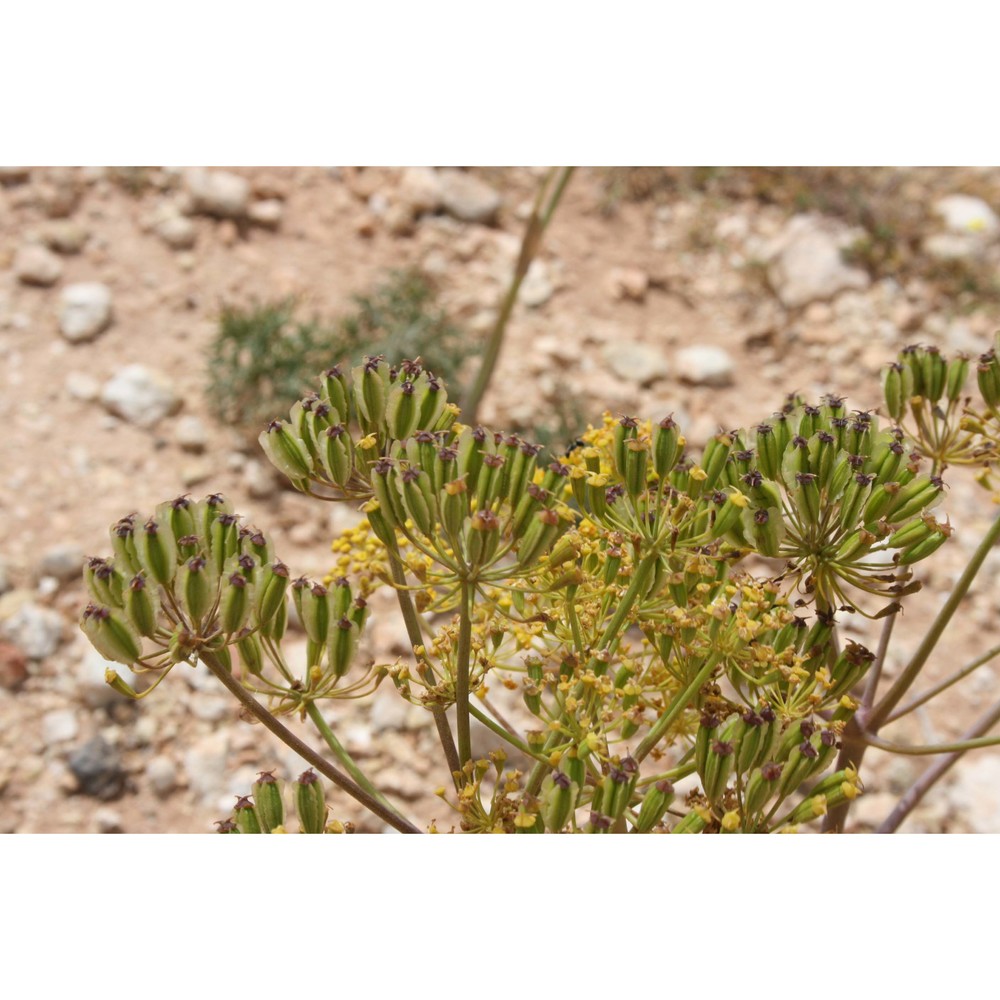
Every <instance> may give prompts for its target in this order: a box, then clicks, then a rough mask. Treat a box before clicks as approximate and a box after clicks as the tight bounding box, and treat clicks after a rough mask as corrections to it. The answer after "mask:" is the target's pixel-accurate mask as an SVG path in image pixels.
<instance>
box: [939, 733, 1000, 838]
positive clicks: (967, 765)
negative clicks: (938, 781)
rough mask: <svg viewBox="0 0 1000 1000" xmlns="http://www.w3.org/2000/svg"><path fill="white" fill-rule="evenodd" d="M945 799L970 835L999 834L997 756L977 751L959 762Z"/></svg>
mask: <svg viewBox="0 0 1000 1000" xmlns="http://www.w3.org/2000/svg"><path fill="white" fill-rule="evenodd" d="M948 799H949V801H950V803H951V805H952V807H953V808H954V810H955V812H956V813H958V815H959V816H960V817H961V818H962V820H963V821H964V822H965V824H966V825H967V826H968V828H969V829H970V830H972V831H973V832H975V833H996V832H997V831H998V830H1000V756H998V755H997V754H995V753H992V754H989V753H984V752H982V751H980V756H974V755H970V756H968V757H966V758H965V759H964V760H962V761H961V762H960V763H959V765H958V766H957V767H956V769H955V781H954V784H953V785H952V787H951V789H950V790H949V793H948Z"/></svg>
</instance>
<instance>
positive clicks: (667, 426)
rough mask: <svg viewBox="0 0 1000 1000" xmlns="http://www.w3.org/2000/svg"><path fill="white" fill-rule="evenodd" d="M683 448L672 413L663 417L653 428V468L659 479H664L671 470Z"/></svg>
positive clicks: (681, 438)
mask: <svg viewBox="0 0 1000 1000" xmlns="http://www.w3.org/2000/svg"><path fill="white" fill-rule="evenodd" d="M683 450H684V438H683V437H681V434H680V431H679V430H678V427H677V424H676V422H675V421H674V418H673V415H671V416H669V417H664V418H663V419H662V420H661V421H660V422H659V423H658V424H657V425H656V426H655V427H654V428H653V469H654V471H655V472H656V475H657V476H658V477H659V478H660V479H666V478H667V476H669V475H670V473H671V472H673V469H674V466H675V465H676V464H677V460H678V459H679V458H680V457H681V453H682V452H683Z"/></svg>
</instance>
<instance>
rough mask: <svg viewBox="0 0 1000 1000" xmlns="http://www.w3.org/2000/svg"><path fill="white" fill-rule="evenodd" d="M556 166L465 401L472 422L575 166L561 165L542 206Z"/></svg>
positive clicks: (533, 215) (543, 188) (534, 213)
mask: <svg viewBox="0 0 1000 1000" xmlns="http://www.w3.org/2000/svg"><path fill="white" fill-rule="evenodd" d="M556 169H557V168H555V167H553V168H552V170H550V171H549V173H548V174H547V175H546V177H545V180H544V181H543V182H542V185H541V187H540V189H539V192H538V196H537V197H536V199H535V205H534V207H533V208H532V210H531V216H530V217H529V218H528V224H527V227H526V228H525V232H524V238H523V239H522V240H521V252H520V255H519V256H518V259H517V264H516V265H515V267H514V274H513V276H512V277H511V282H510V286H509V287H508V289H507V294H506V295H505V296H504V300H503V303H502V304H501V306H500V312H499V314H498V315H497V320H496V323H495V324H494V325H493V330H492V332H491V333H490V339H489V340H488V341H487V343H486V350H485V351H484V352H483V360H482V362H481V363H480V365H479V371H478V372H477V373H476V381H475V382H474V383H473V385H472V388H471V389H470V390H469V395H468V397H467V398H466V399H465V401H464V407H463V409H464V411H465V413H464V420H465V422H466V423H468V424H475V423H476V418H477V416H478V414H479V406H480V404H481V403H482V401H483V396H484V395H485V394H486V390H487V388H488V387H489V384H490V381H491V380H492V378H493V371H494V369H495V368H496V364H497V359H498V358H499V357H500V349H501V348H502V347H503V340H504V334H505V332H506V329H507V323H508V322H509V321H510V316H511V313H512V312H513V311H514V305H515V303H516V302H517V293H518V292H519V291H520V290H521V283H522V282H523V281H524V277H525V275H526V274H527V273H528V268H529V267H530V266H531V261H532V260H533V259H534V257H535V254H536V253H537V252H538V249H539V247H540V246H541V242H542V236H543V234H544V233H545V230H546V228H547V227H548V224H549V222H550V221H551V220H552V215H553V213H554V212H555V210H556V207H557V206H558V204H559V201H560V199H561V198H562V196H563V192H564V191H565V190H566V185H567V184H568V183H569V179H570V177H572V175H573V170H574V168H573V167H562V168H561V172H560V174H559V180H558V182H557V183H556V186H555V190H554V191H553V193H552V197H551V198H550V199H549V202H548V205H547V206H546V207H545V208H544V209H542V207H541V203H542V200H543V198H544V195H545V193H546V191H547V189H548V186H549V183H550V181H551V179H552V177H553V176H554V173H555V171H556Z"/></svg>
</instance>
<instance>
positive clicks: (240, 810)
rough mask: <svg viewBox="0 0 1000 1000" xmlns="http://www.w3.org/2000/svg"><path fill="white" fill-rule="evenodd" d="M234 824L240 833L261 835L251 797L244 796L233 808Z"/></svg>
mask: <svg viewBox="0 0 1000 1000" xmlns="http://www.w3.org/2000/svg"><path fill="white" fill-rule="evenodd" d="M233 822H234V823H235V824H236V829H237V830H239V832H240V833H260V832H261V829H260V823H259V822H258V820H257V813H256V812H255V811H254V807H253V803H252V802H251V801H250V798H249V796H247V795H243V796H241V797H239V798H238V799H237V800H236V805H235V806H233Z"/></svg>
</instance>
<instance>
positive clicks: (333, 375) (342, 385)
mask: <svg viewBox="0 0 1000 1000" xmlns="http://www.w3.org/2000/svg"><path fill="white" fill-rule="evenodd" d="M350 389H351V387H350V383H349V381H348V379H347V376H346V375H344V373H343V371H342V370H341V368H340V365H334V366H333V367H332V368H328V369H327V370H326V371H325V372H323V381H322V388H321V390H320V391H321V393H322V396H323V399H325V400H326V401H327V403H329V404H330V409H331V410H332V412H333V413H334V414H336V419H335V420H334V423H346V422H347V419H348V417H349V416H350V407H349V405H348V399H349V396H350Z"/></svg>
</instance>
